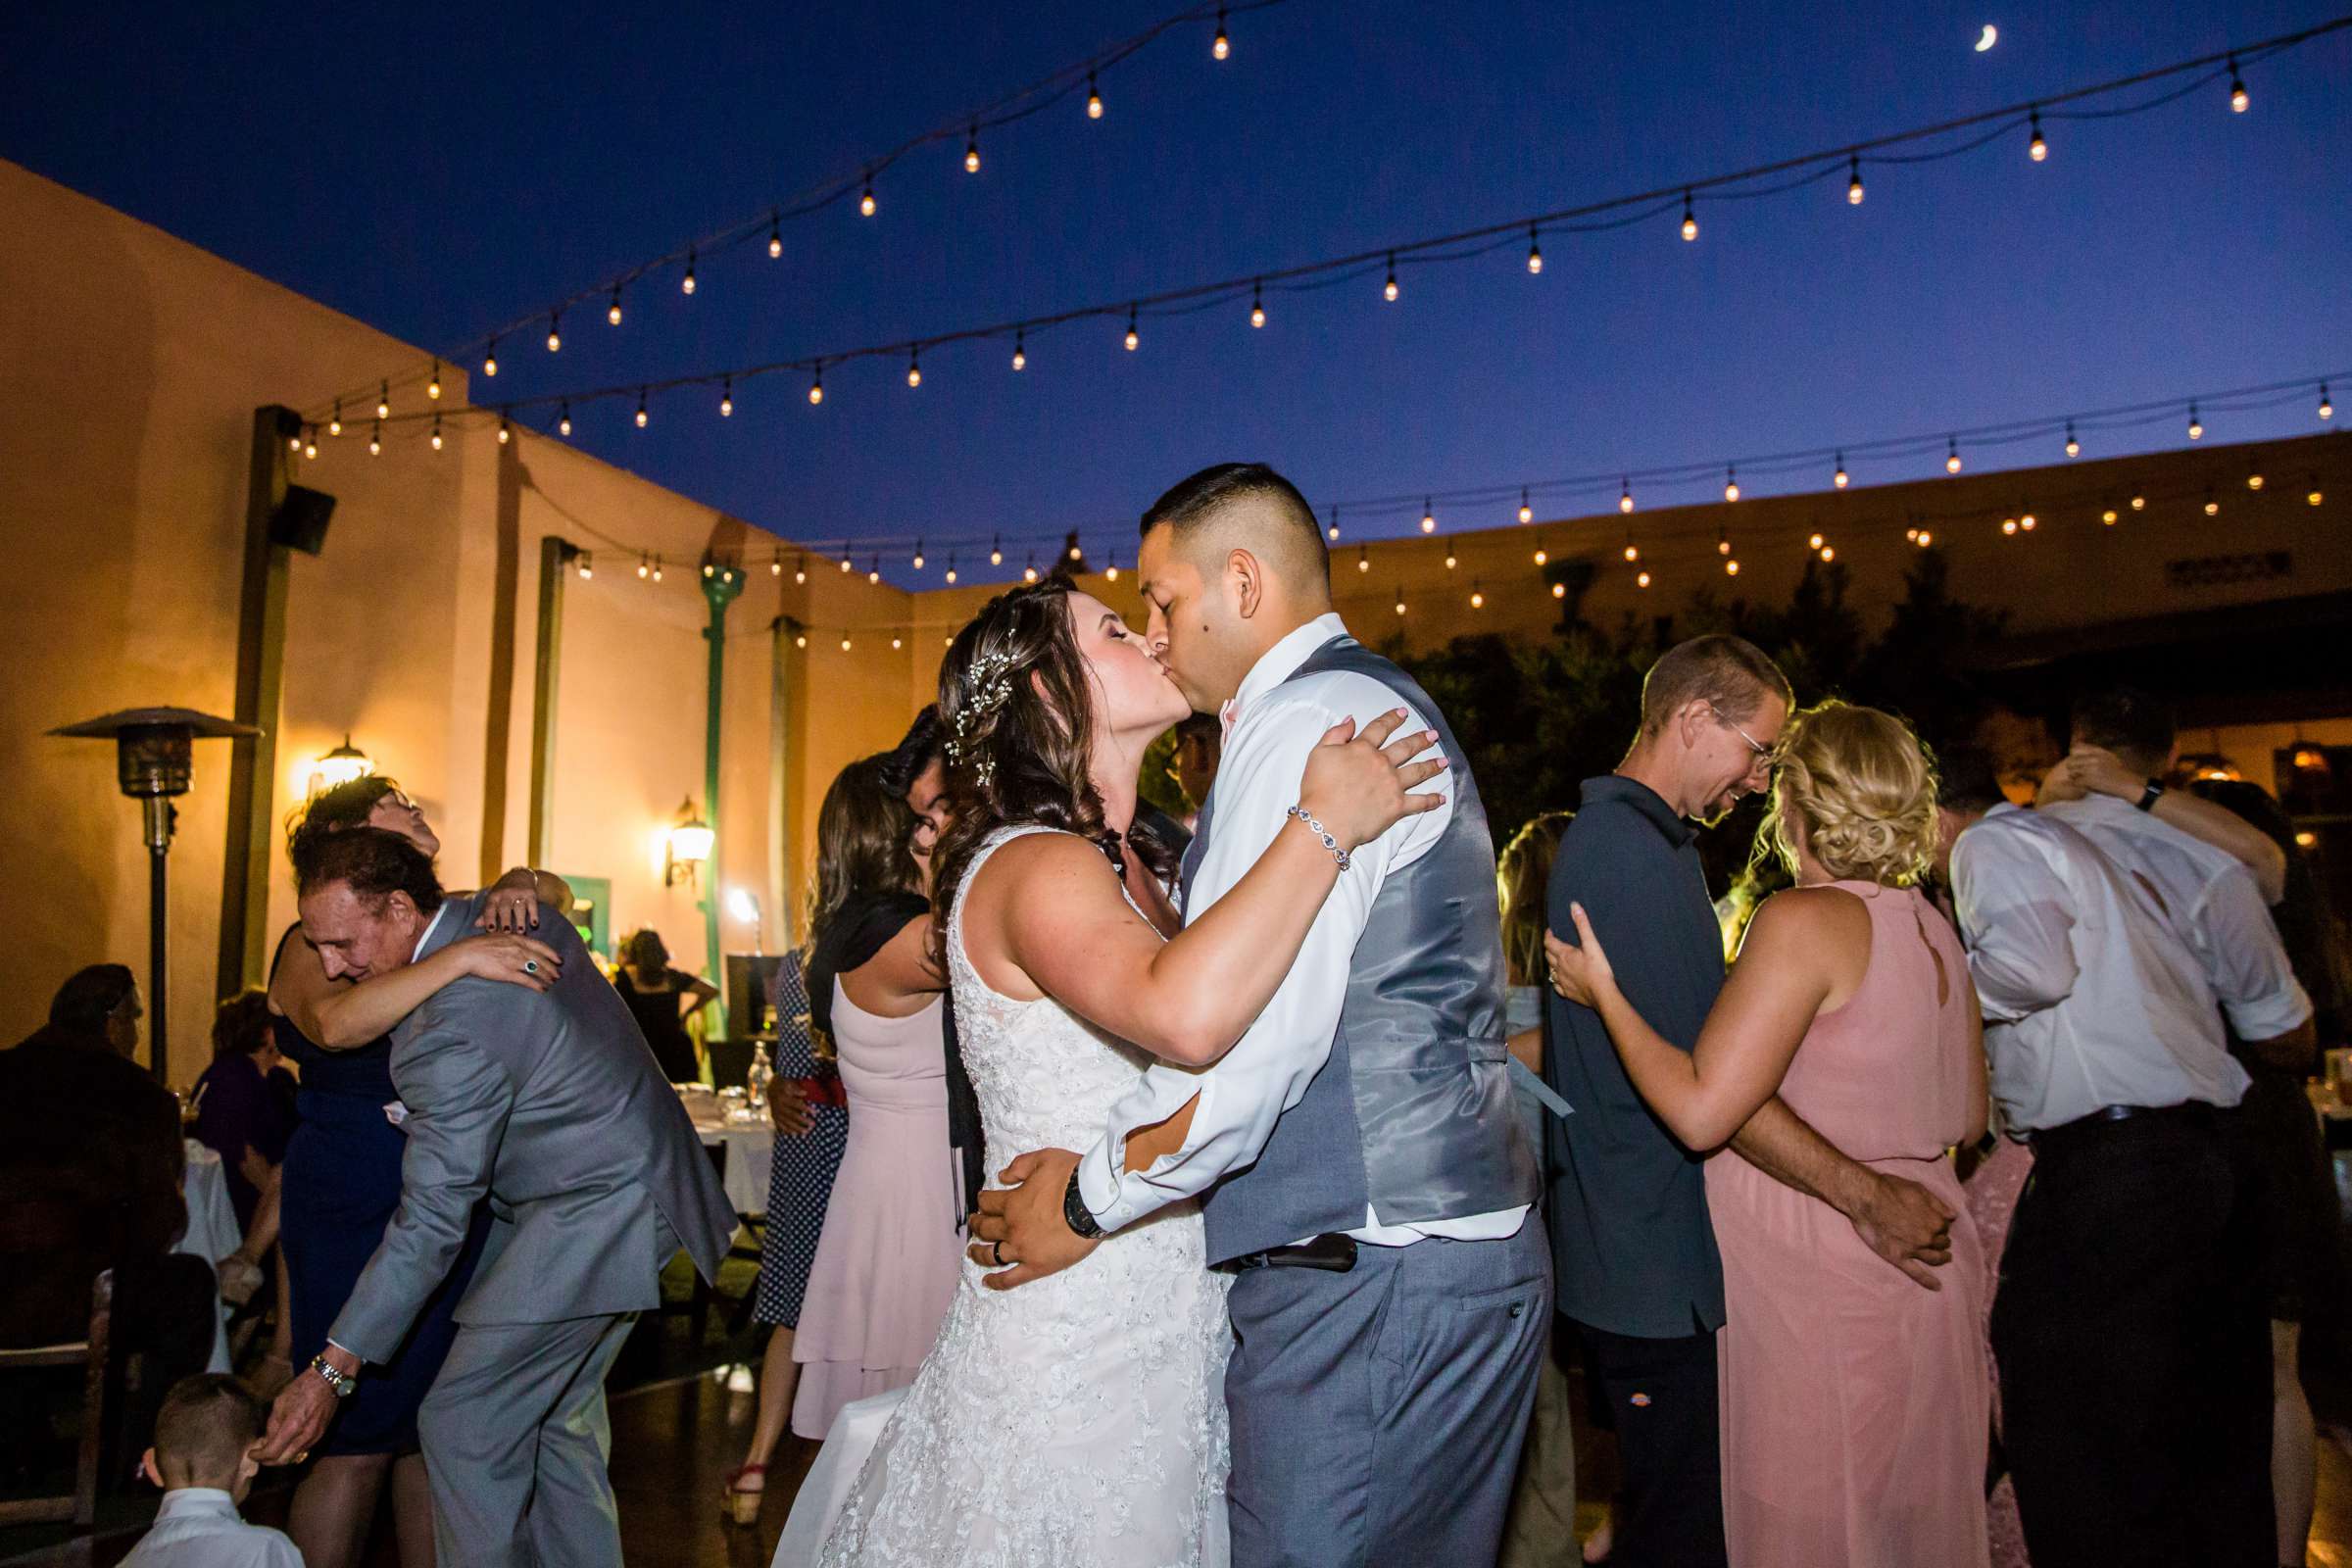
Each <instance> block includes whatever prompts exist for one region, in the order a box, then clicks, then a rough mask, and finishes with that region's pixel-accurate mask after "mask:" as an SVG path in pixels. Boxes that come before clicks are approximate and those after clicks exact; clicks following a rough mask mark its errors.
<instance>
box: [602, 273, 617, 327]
mask: <svg viewBox="0 0 2352 1568" xmlns="http://www.w3.org/2000/svg"><path fill="white" fill-rule="evenodd" d="M605 319H606V320H608V321H611V322H612V323H613V325H614V326H618V325H619V324H620V285H619V284H617V283H615V284H613V303H612V304H610V305H608V306H606V307H605Z"/></svg>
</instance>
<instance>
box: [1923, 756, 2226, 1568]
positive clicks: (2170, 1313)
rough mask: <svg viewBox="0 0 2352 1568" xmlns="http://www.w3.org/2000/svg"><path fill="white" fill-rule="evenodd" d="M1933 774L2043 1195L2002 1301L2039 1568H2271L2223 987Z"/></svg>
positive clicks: (1996, 810) (1980, 790)
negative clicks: (2229, 1122)
mask: <svg viewBox="0 0 2352 1568" xmlns="http://www.w3.org/2000/svg"><path fill="white" fill-rule="evenodd" d="M1940 761H1941V764H1942V774H1943V776H1942V780H1941V796H1940V800H1941V806H1942V813H1941V814H1942V826H1943V830H1944V833H1943V843H1944V846H1945V851H1944V853H1945V855H1946V857H1947V861H1946V865H1945V866H1944V867H1941V868H1940V869H1944V870H1945V871H1946V873H1947V875H1948V878H1949V881H1950V884H1951V888H1952V895H1953V901H1954V905H1955V907H1956V909H1957V913H1958V918H1959V923H1960V930H1961V935H1962V936H1963V937H1964V938H1965V939H1966V941H1967V943H1968V948H1969V972H1970V974H1971V976H1972V977H1973V978H1974V980H1975V982H1976V987H1977V997H1978V1002H1979V1004H1980V1005H1981V1006H1982V1007H1983V1009H1984V1013H1985V1052H1986V1054H1987V1055H1988V1056H1989V1058H1990V1064H1991V1071H1992V1094H1993V1098H1994V1100H1995V1101H1996V1102H1997V1103H1999V1105H2000V1108H2001V1111H2002V1115H2003V1119H2004V1122H2005V1125H2006V1129H2007V1131H2008V1132H2009V1133H2010V1135H2011V1136H2013V1137H2022V1138H2024V1139H2026V1140H2027V1141H2028V1142H2030V1143H2031V1144H2032V1145H2033V1148H2034V1159H2035V1164H2034V1176H2033V1180H2032V1182H2031V1184H2030V1185H2029V1186H2028V1188H2027V1190H2026V1193H2025V1196H2024V1197H2023V1198H2022V1199H2021V1200H2020V1201H2019V1203H2018V1208H2017V1217H2016V1220H2015V1222H2014V1224H2013V1226H2012V1228H2011V1230H2010V1233H2009V1241H2008V1247H2007V1250H2006V1251H2005V1252H2004V1253H2003V1256H2002V1260H2001V1283H2000V1288H1999V1291H1998V1293H1997V1294H1996V1296H1995V1297H1994V1300H1993V1315H1992V1343H1993V1351H1994V1354H1995V1357H1996V1358H1997V1360H1998V1362H1999V1365H2000V1378H2001V1402H2002V1421H2003V1446H2004V1449H2005V1451H2006V1454H2007V1457H2008V1460H2009V1465H2010V1470H2011V1473H2012V1474H2013V1476H2014V1477H2015V1479H2016V1483H2017V1495H2018V1507H2019V1511H2020V1514H2021V1516H2022V1518H2023V1521H2024V1524H2025V1531H2026V1545H2027V1549H2028V1550H2029V1551H2030V1552H2032V1554H2033V1557H2034V1564H2035V1568H2075V1565H2092V1564H2097V1565H2105V1564H2110V1563H2117V1562H2131V1563H2135V1564H2138V1563H2153V1564H2179V1565H2180V1568H2190V1565H2198V1568H2241V1565H2242V1568H2258V1565H2259V1568H2271V1564H2272V1557H2271V1551H2272V1531H2271V1518H2270V1511H2271V1510H2270V1476H2269V1468H2268V1453H2269V1445H2268V1441H2267V1433H2268V1423H2269V1383H2270V1379H2269V1376H2268V1359H2269V1358H2268V1345H2267V1341H2266V1338H2265V1335H2264V1331H2263V1327H2262V1307H2261V1296H2260V1293H2259V1290H2258V1289H2256V1282H2255V1275H2254V1269H2253V1259H2252V1258H2251V1256H2250V1255H2249V1250H2248V1248H2247V1245H2246V1243H2247V1239H2248V1238H2247V1232H2246V1228H2245V1226H2244V1224H2243V1217H2242V1214H2241V1212H2240V1207H2239V1196H2240V1191H2239V1183H2238V1180H2237V1176H2236V1173H2235V1171H2234V1169H2233V1166H2232V1162H2231V1158H2230V1154H2229V1148H2228V1145H2227V1142H2226V1140H2225V1136H2224V1121H2225V1118H2226V1117H2228V1116H2229V1114H2231V1112H2232V1110H2233V1109H2234V1107H2235V1106H2236V1104H2237V1103H2238V1100H2239V1098H2240V1097H2241V1096H2242V1095H2243V1094H2244V1093H2245V1088H2246V1074H2245V1072H2244V1070H2243V1069H2242V1068H2241V1067H2239V1066H2238V1064H2237V1063H2236V1062H2235V1061H2234V1060H2232V1059H2231V1058H2230V1056H2229V1051H2228V1049H2227V1047H2226V1045H2225V1042H2224V1040H2223V1034H2222V1022H2221V1011H2220V1007H2219V1005H2218V1004H2217V996H2216V991H2215V988H2214V985H2213V983H2212V981H2211V979H2210V978H2209V976H2208V972H2207V967H2206V965H2205V964H2204V963H2203V962H2202V961H2200V959H2199V957H2198V956H2197V954H2196V953H2195V951H2194V950H2193V949H2192V947H2191V945H2190V943H2189V942H2188V940H2187V939H2186V938H2185V936H2184V935H2183V933H2182V932H2181V931H2180V929H2179V928H2178V927H2177V925H2176V924H2175V922H2174V921H2173V920H2172V919H2171V918H2169V917H2168V915H2167V913H2166V910H2165V907H2164V906H2163V905H2162V904H2161V903H2160V902H2159V900H2158V898H2157V895H2156V893H2155V891H2154V889H2153V888H2152V887H2151V886H2150V885H2149V884H2148V883H2147V882H2145V881H2143V880H2142V879H2141V878H2140V877H2137V876H2134V875H2133V874H2132V873H2131V872H2130V871H2129V870H2127V869H2124V868H2122V867H2119V866H2118V865H2117V864H2115V863H2114V862H2113V861H2112V860H2110V858H2108V857H2107V856H2105V855H2103V854H2102V853H2101V852H2100V851H2099V849H2098V848H2097V847H2096V846H2095V845H2093V843H2092V842H2091V841H2090V840H2089V839H2087V838H2085V837H2084V836H2083V835H2082V833H2080V832H2078V831H2077V830H2076V829H2074V828H2073V827H2070V826H2068V825H2067V824H2065V823H2064V822H2062V821H2060V820H2058V818H2057V817H2056V816H2055V815H2054V814H2052V813H2047V812H2038V811H2026V810H2020V809H2018V808H2016V807H2014V806H2012V805H2009V804H2008V803H2007V802H2006V801H2003V800H2002V799H2001V797H2000V794H1999V791H1998V788H1997V786H1996V785H1995V784H1994V782H1993V772H1992V768H1991V766H1990V764H1989V762H1988V761H1987V760H1985V759H1983V758H1981V757H1975V756H1972V755H1969V754H1965V753H1963V752H1960V751H1958V750H1956V749H1955V750H1953V751H1948V752H1946V753H1945V754H1944V756H1943V757H1942V758H1941V759H1940Z"/></svg>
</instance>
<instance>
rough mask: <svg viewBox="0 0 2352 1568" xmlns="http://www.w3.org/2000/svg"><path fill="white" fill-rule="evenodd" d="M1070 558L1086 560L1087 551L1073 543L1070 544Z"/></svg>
mask: <svg viewBox="0 0 2352 1568" xmlns="http://www.w3.org/2000/svg"><path fill="white" fill-rule="evenodd" d="M1070 559H1071V560H1072V561H1084V560H1085V559H1086V552H1085V551H1083V550H1081V549H1079V548H1078V547H1077V546H1076V545H1075V544H1073V545H1071V546H1070Z"/></svg>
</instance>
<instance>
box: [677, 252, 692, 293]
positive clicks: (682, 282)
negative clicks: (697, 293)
mask: <svg viewBox="0 0 2352 1568" xmlns="http://www.w3.org/2000/svg"><path fill="white" fill-rule="evenodd" d="M678 292H679V293H681V294H691V293H693V292H694V252H692V251H688V252H687V253H686V274H685V276H683V277H681V278H679V279H678Z"/></svg>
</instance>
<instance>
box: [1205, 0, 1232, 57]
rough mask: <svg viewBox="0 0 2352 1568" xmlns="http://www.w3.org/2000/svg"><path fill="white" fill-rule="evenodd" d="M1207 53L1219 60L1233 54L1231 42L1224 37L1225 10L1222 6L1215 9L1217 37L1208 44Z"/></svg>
mask: <svg viewBox="0 0 2352 1568" xmlns="http://www.w3.org/2000/svg"><path fill="white" fill-rule="evenodd" d="M1208 52H1209V53H1210V54H1211V55H1213V56H1215V57H1216V58H1217V59H1219V60H1223V59H1224V58H1226V57H1227V56H1228V55H1230V54H1232V53H1233V40H1232V39H1231V38H1228V37H1227V36H1225V8H1224V7H1223V6H1219V7H1217V36H1216V38H1215V39H1214V40H1213V41H1212V42H1211V43H1210V44H1209V46H1208Z"/></svg>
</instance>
